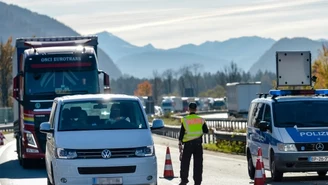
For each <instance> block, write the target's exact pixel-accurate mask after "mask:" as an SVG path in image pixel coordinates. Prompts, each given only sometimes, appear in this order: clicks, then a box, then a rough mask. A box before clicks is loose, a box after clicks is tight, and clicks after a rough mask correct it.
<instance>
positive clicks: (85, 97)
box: [55, 94, 140, 102]
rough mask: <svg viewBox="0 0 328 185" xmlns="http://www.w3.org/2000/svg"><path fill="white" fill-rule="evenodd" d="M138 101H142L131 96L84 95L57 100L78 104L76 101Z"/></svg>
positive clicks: (63, 97) (58, 98)
mask: <svg viewBox="0 0 328 185" xmlns="http://www.w3.org/2000/svg"><path fill="white" fill-rule="evenodd" d="M105 99H112V100H137V101H140V100H139V98H138V97H137V96H131V95H126V94H83V95H68V96H62V97H57V98H55V100H58V101H62V102H76V101H86V100H105Z"/></svg>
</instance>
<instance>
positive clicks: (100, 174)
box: [40, 94, 164, 185]
mask: <svg viewBox="0 0 328 185" xmlns="http://www.w3.org/2000/svg"><path fill="white" fill-rule="evenodd" d="M163 126H164V123H163V121H162V120H159V119H157V120H154V121H153V123H152V127H150V126H149V124H148V119H147V116H146V114H145V111H144V110H143V108H142V104H141V102H140V100H139V99H138V97H134V96H127V95H113V94H112V95H110V94H96V95H73V96H64V97H58V98H56V99H55V100H54V103H53V106H52V110H51V115H50V119H49V122H44V123H42V124H41V126H40V131H41V132H43V133H46V134H47V144H46V154H45V159H46V169H47V173H48V185H49V184H52V185H54V184H56V185H69V184H76V185H83V184H86V185H87V184H88V185H96V184H107V185H109V184H116V185H119V184H122V185H123V184H124V185H125V184H130V185H132V184H133V185H138V184H139V185H141V184H142V185H146V184H148V185H156V184H157V159H156V155H155V149H154V142H153V139H152V135H151V129H160V128H163Z"/></svg>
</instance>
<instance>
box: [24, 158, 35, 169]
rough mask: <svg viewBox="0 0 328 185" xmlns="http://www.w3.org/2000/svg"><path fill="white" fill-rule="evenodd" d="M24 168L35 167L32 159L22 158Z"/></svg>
mask: <svg viewBox="0 0 328 185" xmlns="http://www.w3.org/2000/svg"><path fill="white" fill-rule="evenodd" d="M21 161H22V167H23V168H24V169H30V168H31V167H32V166H33V162H32V160H31V159H24V158H22V160H21Z"/></svg>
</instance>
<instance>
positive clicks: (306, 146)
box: [295, 143, 328, 151]
mask: <svg viewBox="0 0 328 185" xmlns="http://www.w3.org/2000/svg"><path fill="white" fill-rule="evenodd" d="M317 144H318V143H296V144H295V146H296V148H297V151H318V150H317V148H316V145H317ZM322 144H323V145H324V148H323V150H321V151H328V143H322Z"/></svg>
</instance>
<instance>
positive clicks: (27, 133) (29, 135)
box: [24, 130, 38, 148]
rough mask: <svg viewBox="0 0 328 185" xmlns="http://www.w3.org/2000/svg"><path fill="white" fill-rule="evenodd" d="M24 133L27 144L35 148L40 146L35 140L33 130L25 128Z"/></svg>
mask: <svg viewBox="0 0 328 185" xmlns="http://www.w3.org/2000/svg"><path fill="white" fill-rule="evenodd" d="M24 133H25V136H26V140H27V145H28V146H31V147H34V148H38V146H37V145H36V142H35V139H34V136H33V134H32V132H30V131H27V130H25V131H24Z"/></svg>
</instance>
